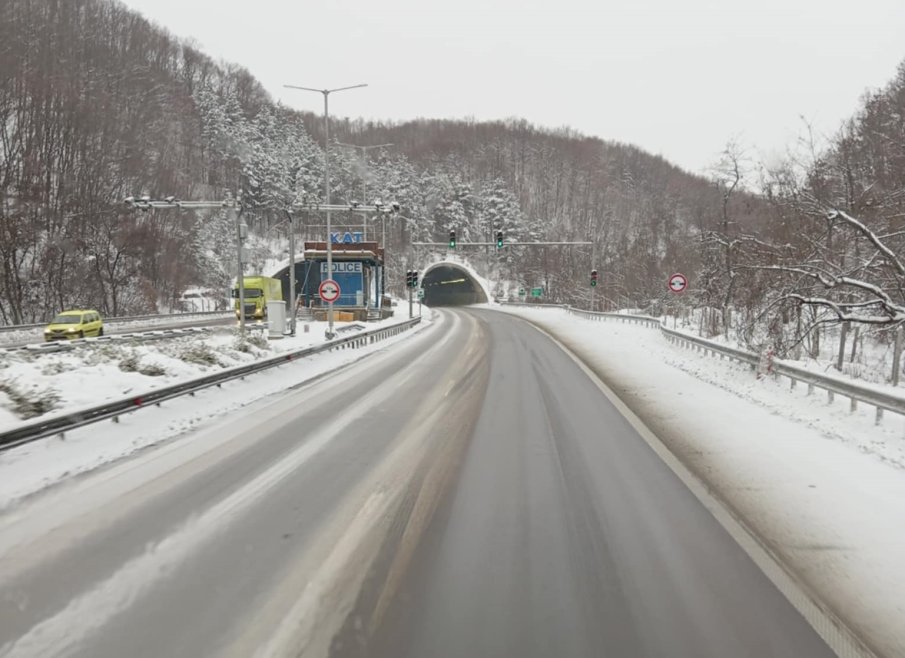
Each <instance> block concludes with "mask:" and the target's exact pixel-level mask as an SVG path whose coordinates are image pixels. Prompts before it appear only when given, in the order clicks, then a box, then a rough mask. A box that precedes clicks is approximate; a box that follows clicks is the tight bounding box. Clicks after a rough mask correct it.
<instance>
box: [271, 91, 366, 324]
mask: <svg viewBox="0 0 905 658" xmlns="http://www.w3.org/2000/svg"><path fill="white" fill-rule="evenodd" d="M283 86H284V87H286V88H288V89H302V90H304V91H313V92H317V93H318V94H323V95H324V202H325V203H326V204H327V205H328V206H329V205H330V108H329V105H328V102H329V98H330V94H332V93H334V92H337V91H345V90H347V89H358V88H360V87H367V86H368V85H367V84H360V85H351V86H349V87H338V88H336V89H313V88H311V87H299V86H296V85H283ZM330 219H331V218H330V211H329V210H327V276H328V277H330V278H333V242H332V240H331V239H330V233H331V232H332V225H331V223H330ZM325 335H326V338H327V340H330V339H331V338H333V337H334V336H335V335H336V334H335V333H334V332H333V302H327V331H326V334H325Z"/></svg>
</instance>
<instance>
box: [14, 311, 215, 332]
mask: <svg viewBox="0 0 905 658" xmlns="http://www.w3.org/2000/svg"><path fill="white" fill-rule="evenodd" d="M230 315H232V314H231V313H230V312H229V311H193V312H190V313H167V314H164V315H124V316H122V317H118V318H104V324H105V325H115V324H126V323H128V322H149V321H151V320H161V321H176V322H178V321H180V320H191V319H192V318H214V317H217V316H223V317H224V318H225V317H229V316H230ZM46 326H47V323H46V322H44V323H41V324H10V325H5V326H2V327H0V334H5V333H9V332H12V331H27V330H29V329H43V328H44V327H46Z"/></svg>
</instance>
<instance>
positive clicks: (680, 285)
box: [667, 272, 688, 293]
mask: <svg viewBox="0 0 905 658" xmlns="http://www.w3.org/2000/svg"><path fill="white" fill-rule="evenodd" d="M667 285H668V286H669V289H670V290H672V291H673V292H677V293H678V292H682V291H684V290H685V288H687V287H688V279H687V278H685V275H684V274H679V273H678V272H676V273H675V274H673V275H672V276H671V277H669V282H668V284H667Z"/></svg>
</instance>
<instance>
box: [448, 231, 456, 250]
mask: <svg viewBox="0 0 905 658" xmlns="http://www.w3.org/2000/svg"><path fill="white" fill-rule="evenodd" d="M449 248H450V249H455V248H456V232H455V230H454V229H450V230H449Z"/></svg>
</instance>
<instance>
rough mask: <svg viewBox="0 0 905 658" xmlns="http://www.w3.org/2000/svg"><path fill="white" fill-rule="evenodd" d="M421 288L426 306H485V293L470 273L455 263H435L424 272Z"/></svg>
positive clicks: (486, 300)
mask: <svg viewBox="0 0 905 658" xmlns="http://www.w3.org/2000/svg"><path fill="white" fill-rule="evenodd" d="M420 286H421V288H422V289H423V290H424V304H425V305H426V306H465V305H466V304H486V303H487V302H488V301H489V300H488V299H487V292H486V291H485V290H484V288H483V286H482V285H481V284H480V282H478V281H477V280H476V279H475V278H474V276H473V275H472V273H471V272H469V271H468V270H467V269H465V268H464V267H461V266H459V265H456V264H455V263H437V264H436V265H432V266H430V267H429V268H428V269H427V270H425V272H424V274H423V275H422V278H421V282H420Z"/></svg>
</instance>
